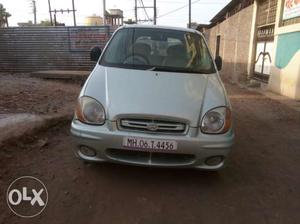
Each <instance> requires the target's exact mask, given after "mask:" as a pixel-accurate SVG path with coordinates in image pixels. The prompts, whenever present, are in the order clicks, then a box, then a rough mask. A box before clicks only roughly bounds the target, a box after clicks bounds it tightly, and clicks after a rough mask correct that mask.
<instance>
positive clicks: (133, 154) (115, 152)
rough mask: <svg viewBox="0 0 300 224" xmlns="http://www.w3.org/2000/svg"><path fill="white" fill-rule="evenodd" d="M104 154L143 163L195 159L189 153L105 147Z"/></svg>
mask: <svg viewBox="0 0 300 224" xmlns="http://www.w3.org/2000/svg"><path fill="white" fill-rule="evenodd" d="M106 155H107V156H108V157H109V158H110V159H113V160H116V161H122V162H127V163H136V164H144V165H160V166H164V165H171V166H172V165H173V166H184V165H190V164H192V163H193V162H194V161H195V156H194V155H191V154H173V153H162V152H145V151H135V150H127V149H107V150H106Z"/></svg>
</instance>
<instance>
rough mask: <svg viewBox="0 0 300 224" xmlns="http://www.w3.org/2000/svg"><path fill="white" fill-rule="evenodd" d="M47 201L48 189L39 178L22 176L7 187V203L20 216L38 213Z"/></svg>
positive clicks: (27, 216)
mask: <svg viewBox="0 0 300 224" xmlns="http://www.w3.org/2000/svg"><path fill="white" fill-rule="evenodd" d="M47 202H48V191H47V189H46V186H45V184H44V183H43V182H42V181H40V180H39V179H37V178H35V177H31V176H24V177H20V178H18V179H16V180H14V181H13V182H12V183H11V184H10V185H9V187H8V189H7V204H8V207H9V208H10V209H11V211H12V212H13V213H15V214H16V215H18V216H20V217H25V218H32V217H35V216H37V215H39V214H40V213H41V212H42V211H43V210H44V209H45V208H46V205H47Z"/></svg>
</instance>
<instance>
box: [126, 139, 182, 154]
mask: <svg viewBox="0 0 300 224" xmlns="http://www.w3.org/2000/svg"><path fill="white" fill-rule="evenodd" d="M123 147H125V148H128V149H133V150H145V151H147V150H149V151H175V150H177V142H176V141H172V140H158V139H150V138H136V137H124V138H123Z"/></svg>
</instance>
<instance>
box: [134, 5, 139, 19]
mask: <svg viewBox="0 0 300 224" xmlns="http://www.w3.org/2000/svg"><path fill="white" fill-rule="evenodd" d="M134 16H135V23H136V24H137V23H138V18H137V0H135V1H134Z"/></svg>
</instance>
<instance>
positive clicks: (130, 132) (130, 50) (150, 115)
mask: <svg viewBox="0 0 300 224" xmlns="http://www.w3.org/2000/svg"><path fill="white" fill-rule="evenodd" d="M90 56H91V59H92V60H94V61H97V64H96V66H95V68H94V70H93V71H92V72H91V74H90V76H89V78H88V79H87V81H86V82H85V84H84V86H83V88H82V90H81V93H80V95H79V98H78V104H77V107H76V110H75V116H74V119H73V121H72V127H71V133H72V135H73V136H74V138H75V142H76V150H75V151H76V154H77V155H78V156H79V157H80V158H81V159H83V160H85V161H91V162H94V161H95V162H104V161H108V162H116V163H124V164H132V165H141V166H156V167H195V168H200V169H206V170H218V169H220V168H222V167H224V165H225V161H226V158H227V156H228V154H229V152H230V150H231V146H232V144H233V140H234V133H233V130H232V124H231V106H230V102H229V100H228V98H227V95H226V92H225V89H224V86H223V84H222V81H221V79H220V77H219V73H218V70H220V69H221V67H222V59H221V58H220V57H219V56H218V57H216V59H215V60H213V59H212V56H211V54H210V52H209V50H208V48H207V45H206V42H205V40H204V38H203V36H202V35H201V33H199V32H198V31H196V30H192V29H183V28H172V27H160V26H141V25H131V26H123V27H121V28H119V29H118V30H117V31H116V32H115V33H114V35H113V36H112V38H111V39H110V41H109V42H108V43H107V45H106V47H105V48H104V50H103V52H102V51H101V49H100V48H99V47H95V48H93V49H92V51H91V55H90Z"/></svg>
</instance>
